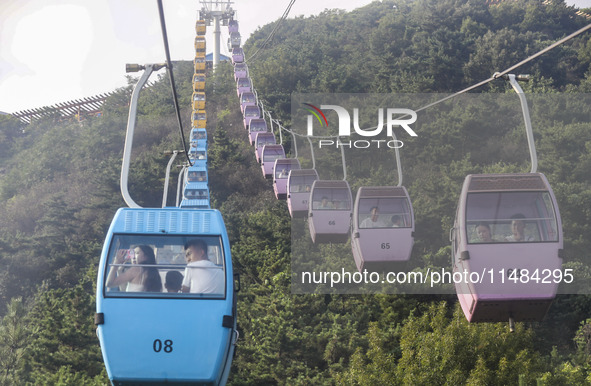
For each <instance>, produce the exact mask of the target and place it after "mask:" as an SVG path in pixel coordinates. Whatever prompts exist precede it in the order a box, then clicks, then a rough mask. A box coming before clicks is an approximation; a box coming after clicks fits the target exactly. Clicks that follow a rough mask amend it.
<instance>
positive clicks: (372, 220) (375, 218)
mask: <svg viewBox="0 0 591 386" xmlns="http://www.w3.org/2000/svg"><path fill="white" fill-rule="evenodd" d="M370 214H371V216H370V217H368V218H366V219H365V220H363V221H362V222H361V225H360V227H361V228H385V227H387V225H386V222H385V221H384V220H383V219H382V218H381V217H380V213H379V209H378V207H377V206H374V207H373V208H371V209H370Z"/></svg>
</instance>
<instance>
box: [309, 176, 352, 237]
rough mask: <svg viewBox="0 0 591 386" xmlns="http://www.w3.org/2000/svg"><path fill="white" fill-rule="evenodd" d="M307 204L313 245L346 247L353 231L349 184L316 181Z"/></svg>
mask: <svg viewBox="0 0 591 386" xmlns="http://www.w3.org/2000/svg"><path fill="white" fill-rule="evenodd" d="M310 201H311V202H309V203H308V227H309V229H310V236H311V237H312V241H313V242H314V243H344V242H346V241H347V240H348V238H349V232H350V229H351V213H352V204H353V203H352V197H351V189H350V188H349V183H348V182H347V181H343V180H340V181H336V180H316V181H314V182H313V183H312V190H311V193H310Z"/></svg>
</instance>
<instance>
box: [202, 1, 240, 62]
mask: <svg viewBox="0 0 591 386" xmlns="http://www.w3.org/2000/svg"><path fill="white" fill-rule="evenodd" d="M200 3H201V10H200V11H199V19H200V20H205V22H206V24H207V25H208V26H210V25H211V24H212V23H213V25H214V27H213V42H214V43H213V44H214V46H213V68H214V69H215V68H216V67H217V65H218V63H219V62H220V22H221V25H228V22H229V21H230V20H232V19H233V18H234V14H235V11H234V9H232V4H233V2H232V1H230V0H227V1H219V0H207V1H206V0H201V1H200Z"/></svg>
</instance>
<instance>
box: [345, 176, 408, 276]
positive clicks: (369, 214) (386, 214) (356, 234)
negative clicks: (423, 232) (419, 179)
mask: <svg viewBox="0 0 591 386" xmlns="http://www.w3.org/2000/svg"><path fill="white" fill-rule="evenodd" d="M352 225H353V227H352V231H351V248H352V250H353V258H354V260H355V264H356V265H357V269H358V270H359V272H362V271H363V270H364V269H367V270H369V271H391V270H392V269H393V267H395V264H396V263H397V262H400V261H407V260H409V259H410V255H411V252H412V247H413V244H414V213H413V209H412V204H411V201H410V197H409V195H408V192H407V191H406V188H404V187H403V186H375V187H360V188H359V190H358V191H357V196H356V198H355V205H354V209H353V224H352Z"/></svg>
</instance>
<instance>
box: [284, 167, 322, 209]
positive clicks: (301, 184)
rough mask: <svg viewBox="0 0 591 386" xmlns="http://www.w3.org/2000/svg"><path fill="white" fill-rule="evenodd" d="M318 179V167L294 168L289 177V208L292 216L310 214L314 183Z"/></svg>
mask: <svg viewBox="0 0 591 386" xmlns="http://www.w3.org/2000/svg"><path fill="white" fill-rule="evenodd" d="M317 179H318V172H317V171H316V169H299V170H297V169H296V170H292V171H291V172H290V173H289V176H288V178H287V190H288V194H287V208H288V209H289V214H290V216H291V217H292V218H297V217H306V216H308V209H309V208H308V202H309V201H310V192H311V191H312V184H313V183H314V181H316V180H317Z"/></svg>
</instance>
